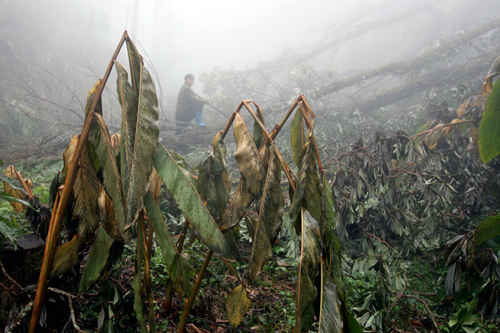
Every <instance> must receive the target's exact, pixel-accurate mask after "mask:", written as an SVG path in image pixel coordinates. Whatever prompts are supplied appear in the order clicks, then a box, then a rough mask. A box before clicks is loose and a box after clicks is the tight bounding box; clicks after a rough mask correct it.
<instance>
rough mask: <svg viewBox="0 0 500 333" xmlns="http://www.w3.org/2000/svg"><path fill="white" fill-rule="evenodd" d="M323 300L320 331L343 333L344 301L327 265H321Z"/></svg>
mask: <svg viewBox="0 0 500 333" xmlns="http://www.w3.org/2000/svg"><path fill="white" fill-rule="evenodd" d="M321 277H322V278H321V296H320V297H321V300H320V303H321V305H320V313H319V331H318V332H328V333H337V332H338V333H341V332H342V328H343V327H344V323H343V318H342V301H341V300H340V299H339V295H338V294H337V286H336V284H335V282H334V281H333V279H332V277H331V276H330V274H328V270H327V269H326V267H325V264H324V263H322V264H321Z"/></svg>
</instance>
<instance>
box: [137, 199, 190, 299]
mask: <svg viewBox="0 0 500 333" xmlns="http://www.w3.org/2000/svg"><path fill="white" fill-rule="evenodd" d="M144 207H145V208H146V210H147V212H148V216H149V221H150V222H151V225H152V226H153V229H154V231H155V233H156V240H157V241H158V244H159V245H160V250H161V253H162V257H163V261H164V262H165V265H166V267H167V271H168V272H169V274H170V275H171V277H172V280H173V281H174V282H176V281H177V280H178V278H179V276H180V277H181V278H182V284H183V287H184V288H183V289H184V292H185V293H186V294H187V295H189V294H190V292H191V284H190V278H191V277H193V276H194V275H195V273H196V272H195V270H194V269H193V268H192V267H191V265H190V264H189V263H188V262H187V260H186V259H184V257H182V256H181V255H180V253H179V251H178V250H177V247H176V246H175V244H174V241H173V239H172V236H171V235H170V233H169V232H168V228H167V225H166V224H165V221H164V220H163V217H162V215H161V212H160V209H159V208H158V205H157V204H156V202H155V201H154V199H153V196H152V194H151V192H149V191H148V193H147V194H146V196H145V197H144Z"/></svg>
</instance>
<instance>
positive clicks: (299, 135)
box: [290, 110, 305, 168]
mask: <svg viewBox="0 0 500 333" xmlns="http://www.w3.org/2000/svg"><path fill="white" fill-rule="evenodd" d="M290 142H291V146H292V154H293V161H294V162H295V165H296V166H297V167H298V168H300V156H301V155H302V151H303V149H304V142H305V138H304V119H303V118H302V112H300V110H297V111H296V112H295V117H293V121H292V125H291V126H290Z"/></svg>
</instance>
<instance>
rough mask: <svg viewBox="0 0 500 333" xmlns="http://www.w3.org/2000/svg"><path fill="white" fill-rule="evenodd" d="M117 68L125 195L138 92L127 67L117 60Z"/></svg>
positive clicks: (121, 163)
mask: <svg viewBox="0 0 500 333" xmlns="http://www.w3.org/2000/svg"><path fill="white" fill-rule="evenodd" d="M115 68H116V73H117V75H118V78H117V85H116V90H117V93H118V100H119V101H120V105H121V106H122V126H121V132H120V148H121V150H120V174H121V181H122V188H123V195H124V196H125V195H126V194H127V193H128V186H129V179H130V165H131V164H132V161H131V158H132V156H133V151H134V142H135V124H136V123H137V112H136V111H137V105H138V94H137V92H136V91H134V89H132V86H131V85H130V83H129V82H128V73H127V71H126V70H125V68H124V67H123V66H122V65H121V64H120V63H119V62H116V61H115ZM134 111H135V112H134ZM124 199H125V198H124Z"/></svg>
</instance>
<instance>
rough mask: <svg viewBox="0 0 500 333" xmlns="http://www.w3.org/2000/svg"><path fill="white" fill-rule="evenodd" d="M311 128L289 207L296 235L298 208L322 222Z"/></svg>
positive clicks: (319, 189) (298, 226)
mask: <svg viewBox="0 0 500 333" xmlns="http://www.w3.org/2000/svg"><path fill="white" fill-rule="evenodd" d="M313 133H314V132H313V126H312V125H311V127H310V128H309V132H308V133H307V141H306V144H305V145H304V151H303V156H302V158H301V163H302V164H301V167H300V172H299V181H298V183H297V188H296V190H295V193H294V194H293V198H292V203H291V205H290V217H291V218H292V221H295V229H296V230H297V234H300V226H301V224H300V220H299V218H298V214H299V213H300V208H301V207H304V208H306V209H307V210H308V211H309V212H310V213H311V215H312V216H313V217H314V219H316V221H320V222H321V221H322V207H321V204H318V203H321V202H322V201H323V200H322V195H321V186H320V182H319V175H318V167H317V160H316V154H315V148H314V134H313Z"/></svg>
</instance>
